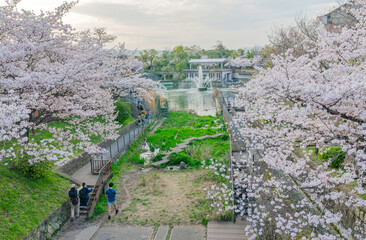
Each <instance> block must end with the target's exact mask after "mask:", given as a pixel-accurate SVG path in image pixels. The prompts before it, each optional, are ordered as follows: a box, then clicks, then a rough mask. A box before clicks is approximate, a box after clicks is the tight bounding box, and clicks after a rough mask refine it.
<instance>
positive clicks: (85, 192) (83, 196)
mask: <svg viewBox="0 0 366 240" xmlns="http://www.w3.org/2000/svg"><path fill="white" fill-rule="evenodd" d="M85 185H86V184H85V183H83V188H82V189H80V191H79V198H80V208H82V209H84V210H86V208H87V206H88V201H89V193H91V192H92V191H93V189H92V188H91V189H89V188H88V187H86V186H85Z"/></svg>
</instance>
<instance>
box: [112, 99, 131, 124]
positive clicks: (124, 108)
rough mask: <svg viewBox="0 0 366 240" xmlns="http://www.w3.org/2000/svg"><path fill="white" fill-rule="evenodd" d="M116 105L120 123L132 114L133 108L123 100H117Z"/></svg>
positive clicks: (117, 118) (117, 119)
mask: <svg viewBox="0 0 366 240" xmlns="http://www.w3.org/2000/svg"><path fill="white" fill-rule="evenodd" d="M114 106H115V107H116V108H115V113H117V112H118V114H117V117H116V121H117V122H119V123H120V124H123V123H124V122H125V121H126V120H127V119H128V118H129V117H130V115H131V108H130V106H128V104H127V103H125V102H123V101H121V100H117V101H116V102H115V103H114Z"/></svg>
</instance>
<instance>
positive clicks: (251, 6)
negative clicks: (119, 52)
mask: <svg viewBox="0 0 366 240" xmlns="http://www.w3.org/2000/svg"><path fill="white" fill-rule="evenodd" d="M64 1H65V0H22V1H21V2H20V3H19V5H18V8H19V9H27V10H34V11H36V12H39V11H40V10H53V9H54V8H55V7H57V6H59V5H60V4H61V3H62V2H64ZM69 1H70V0H69ZM4 2H5V0H0V5H3V4H4ZM338 5H339V1H337V0H79V3H78V4H77V5H76V6H75V7H74V8H73V9H72V10H71V12H70V13H68V15H67V16H66V17H65V19H64V22H66V23H69V24H71V25H72V26H73V27H75V28H76V29H77V30H85V29H88V28H91V29H92V28H95V27H105V28H106V29H107V31H108V32H109V33H110V34H112V35H115V36H117V40H116V43H117V42H125V43H126V47H127V48H128V49H139V50H141V49H150V48H155V49H159V50H164V49H172V48H173V47H174V46H177V45H184V46H191V45H198V46H200V47H202V48H205V49H210V48H212V47H213V46H214V45H215V44H216V42H217V41H218V40H220V41H222V42H223V43H224V45H225V46H226V47H228V48H229V49H238V48H249V47H253V46H264V45H265V44H267V43H268V37H267V36H268V34H269V33H270V32H271V30H272V29H273V28H275V27H280V26H286V25H288V24H291V23H294V21H295V18H296V17H297V16H299V15H302V16H307V17H316V16H320V15H322V14H325V13H327V12H329V11H330V10H332V9H334V8H335V7H336V6H338Z"/></svg>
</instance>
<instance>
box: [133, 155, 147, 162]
mask: <svg viewBox="0 0 366 240" xmlns="http://www.w3.org/2000/svg"><path fill="white" fill-rule="evenodd" d="M130 161H131V162H133V163H136V164H144V163H145V159H144V158H142V157H140V155H138V154H133V155H132V156H131V158H130Z"/></svg>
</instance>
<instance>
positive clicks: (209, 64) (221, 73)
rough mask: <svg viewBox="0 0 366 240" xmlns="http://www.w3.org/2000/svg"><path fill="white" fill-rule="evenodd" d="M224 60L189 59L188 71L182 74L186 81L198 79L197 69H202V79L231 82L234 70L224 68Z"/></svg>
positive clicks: (185, 70)
mask: <svg viewBox="0 0 366 240" xmlns="http://www.w3.org/2000/svg"><path fill="white" fill-rule="evenodd" d="M225 62H226V59H191V60H190V61H189V69H184V70H183V73H184V74H185V75H186V79H187V80H192V79H194V78H196V77H198V68H199V66H201V67H202V71H203V78H204V79H206V77H209V79H211V80H212V81H221V82H232V81H233V73H234V70H233V69H230V68H225Z"/></svg>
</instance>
